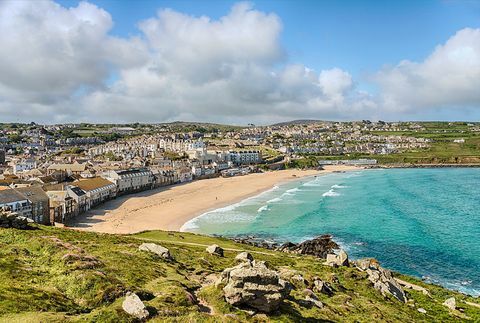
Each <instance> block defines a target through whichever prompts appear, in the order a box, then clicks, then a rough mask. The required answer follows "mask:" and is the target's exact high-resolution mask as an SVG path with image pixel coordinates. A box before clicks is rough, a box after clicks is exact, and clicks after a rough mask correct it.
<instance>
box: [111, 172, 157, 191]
mask: <svg viewBox="0 0 480 323" xmlns="http://www.w3.org/2000/svg"><path fill="white" fill-rule="evenodd" d="M102 177H103V178H105V179H107V180H109V181H111V182H112V183H114V184H115V185H117V194H119V195H120V194H127V193H132V192H139V191H144V190H148V189H151V188H152V185H153V173H152V172H151V171H150V170H149V169H147V168H136V169H126V170H110V171H107V172H105V173H104V174H103V176H102Z"/></svg>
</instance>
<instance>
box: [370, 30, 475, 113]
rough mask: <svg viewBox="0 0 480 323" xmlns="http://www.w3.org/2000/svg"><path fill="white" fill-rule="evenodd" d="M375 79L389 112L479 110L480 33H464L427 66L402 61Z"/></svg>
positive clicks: (437, 52)
mask: <svg viewBox="0 0 480 323" xmlns="http://www.w3.org/2000/svg"><path fill="white" fill-rule="evenodd" d="M375 79H376V82H377V83H378V84H379V85H380V88H381V97H382V100H383V103H384V105H385V109H387V110H389V111H405V112H409V111H413V110H417V111H419V112H422V111H423V112H425V111H428V110H429V109H435V108H452V109H455V108H456V109H462V108H469V107H478V106H479V105H480V86H479V84H480V29H471V28H465V29H462V30H460V31H458V32H457V33H456V34H455V35H454V36H452V37H451V38H450V39H449V40H448V41H447V42H446V43H445V44H443V45H440V46H437V48H435V50H434V51H433V53H432V54H431V55H430V56H428V57H427V58H426V59H425V60H424V61H423V62H420V63H416V62H411V61H406V60H405V61H402V62H400V63H399V64H398V65H397V66H395V67H392V68H384V69H383V70H382V71H380V72H379V73H378V74H377V75H376V78H375Z"/></svg>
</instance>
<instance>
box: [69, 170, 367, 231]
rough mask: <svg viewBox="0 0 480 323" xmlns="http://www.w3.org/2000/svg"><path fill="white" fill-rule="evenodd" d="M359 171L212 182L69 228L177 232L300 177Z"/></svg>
mask: <svg viewBox="0 0 480 323" xmlns="http://www.w3.org/2000/svg"><path fill="white" fill-rule="evenodd" d="M354 169H358V168H357V167H354V166H342V165H338V166H325V169H324V170H320V171H318V170H298V169H289V170H280V171H272V172H265V173H255V174H249V175H245V176H237V177H230V178H223V177H219V178H212V179H205V180H198V181H193V182H189V183H185V184H178V185H172V186H167V187H162V188H159V189H155V190H150V191H145V192H141V193H135V194H130V195H125V196H121V197H118V198H116V199H114V200H111V201H108V202H106V203H104V204H102V205H99V206H97V207H95V208H94V209H91V210H89V211H88V212H86V213H85V214H82V215H80V216H79V217H77V218H76V219H75V222H73V223H71V224H69V227H72V228H75V229H79V230H86V231H95V232H103V233H120V234H128V233H136V232H140V231H145V230H170V231H178V230H180V228H181V227H182V225H183V224H184V223H186V222H187V221H189V220H191V219H193V218H195V217H197V216H199V215H201V214H203V213H205V212H208V211H210V210H214V209H217V208H221V207H225V206H227V205H230V204H233V203H236V202H239V201H241V200H243V199H246V198H248V197H251V196H255V195H258V194H260V193H261V192H264V191H266V190H269V189H271V188H273V187H274V186H275V185H279V184H282V183H285V182H288V181H292V180H295V179H298V178H301V177H308V176H315V175H323V174H328V173H331V172H334V171H348V170H354Z"/></svg>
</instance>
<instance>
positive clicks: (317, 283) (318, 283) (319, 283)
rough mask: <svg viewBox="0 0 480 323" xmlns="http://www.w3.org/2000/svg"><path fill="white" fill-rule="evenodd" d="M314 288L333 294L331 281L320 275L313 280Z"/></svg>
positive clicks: (323, 292)
mask: <svg viewBox="0 0 480 323" xmlns="http://www.w3.org/2000/svg"><path fill="white" fill-rule="evenodd" d="M313 290H314V291H315V292H317V293H322V294H325V295H328V296H332V295H333V288H332V287H331V286H330V284H329V283H327V282H324V281H323V280H321V279H320V278H318V277H315V278H314V280H313Z"/></svg>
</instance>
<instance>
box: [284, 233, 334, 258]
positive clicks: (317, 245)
mask: <svg viewBox="0 0 480 323" xmlns="http://www.w3.org/2000/svg"><path fill="white" fill-rule="evenodd" d="M338 248H339V246H338V244H336V243H335V241H333V240H332V236H330V235H323V236H320V237H317V238H314V239H311V240H306V241H304V242H302V243H299V244H295V243H292V242H287V243H285V244H283V245H282V246H280V247H279V248H278V250H279V251H283V252H290V253H297V254H302V255H312V256H315V257H318V258H323V259H325V258H326V257H327V254H329V253H333V250H335V249H338Z"/></svg>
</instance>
